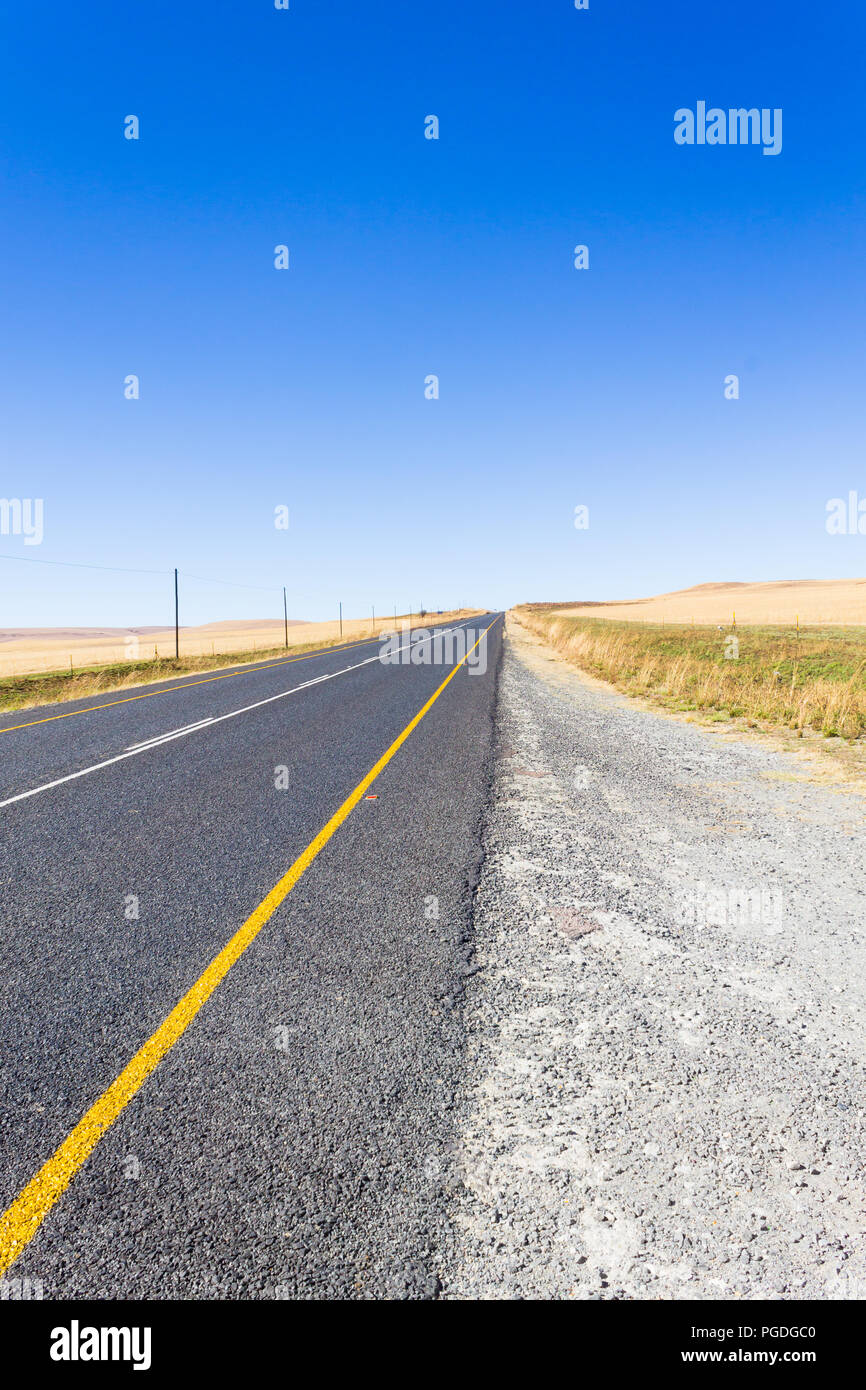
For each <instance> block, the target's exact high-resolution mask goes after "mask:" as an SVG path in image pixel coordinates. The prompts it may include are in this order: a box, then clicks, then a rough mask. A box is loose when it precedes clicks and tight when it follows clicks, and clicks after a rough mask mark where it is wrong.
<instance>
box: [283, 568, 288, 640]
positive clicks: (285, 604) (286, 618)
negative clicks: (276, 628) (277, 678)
mask: <svg viewBox="0 0 866 1390" xmlns="http://www.w3.org/2000/svg"><path fill="white" fill-rule="evenodd" d="M283 619H284V621H285V624H286V650H287V651H288V648H289V605H288V603H287V601H286V586H285V584H284V585H283Z"/></svg>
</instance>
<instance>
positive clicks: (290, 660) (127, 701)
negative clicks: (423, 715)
mask: <svg viewBox="0 0 866 1390" xmlns="http://www.w3.org/2000/svg"><path fill="white" fill-rule="evenodd" d="M375 641H376V638H375V637H370V638H368V639H367V641H366V642H352V644H351V645H347V646H344V647H323V648H322V650H321V651H319V652H307V653H306V655H305V656H287V657H283V658H282V659H281V660H280V661H272V662H271V663H270V665H268V666H257V665H253V666H250V667H249V668H244V669H242V670H240V671H226V672H225V674H224V675H222V676H205V677H204V678H203V679H202V680H200V681H187V683H186V685H165V686H163V687H162V689H161V690H147V691H145V693H144V694H143V695H126V696H124V698H123V699H122V700H106V701H105V704H103V705H87V706H86V707H85V708H84V709H71V710H68V711H67V712H66V714H47V715H46V716H45V718H44V719H30V720H28V722H27V723H26V724H10V725H9V727H8V728H6V729H0V734H11V733H14V731H15V730H16V729H32V728H33V726H34V724H51V723H52V722H53V721H54V720H55V719H71V718H72V717H73V715H75V714H93V712H94V711H95V710H98V709H110V708H111V706H112V705H131V704H132V702H133V700H152V699H153V697H154V695H171V694H173V692H174V691H176V690H191V689H192V687H193V686H194V685H210V684H211V682H212V681H227V680H230V679H231V677H232V676H250V675H253V674H254V673H255V672H256V671H275V670H276V668H277V667H278V666H292V665H293V664H294V663H295V662H296V661H312V660H313V658H314V657H316V656H328V655H329V654H330V653H331V652H351V651H354V649H355V648H356V647H369V645H370V643H371V642H375ZM0 718H2V715H0Z"/></svg>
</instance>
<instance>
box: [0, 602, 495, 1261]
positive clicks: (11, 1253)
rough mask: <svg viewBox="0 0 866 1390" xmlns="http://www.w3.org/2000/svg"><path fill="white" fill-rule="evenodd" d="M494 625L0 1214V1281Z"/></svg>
mask: <svg viewBox="0 0 866 1390" xmlns="http://www.w3.org/2000/svg"><path fill="white" fill-rule="evenodd" d="M496 622H498V618H494V620H493V622H492V623H491V624H490V626H489V627H487V628H485V630H484V633H482V636H481V637H479V638H478V641H477V642H476V643H475V644H474V646H472V647H470V649H469V651H468V652H467V653H466V656H464V657H462V658H461V660H460V661H458V662H457V664H456V666H454V667H453V669H452V670H451V671H449V673H448V675H447V676H446V677H445V679H444V681H443V682H442V684H441V685H440V686H439V688H438V690H436V691H434V693H433V694H432V695H431V696H430V699H429V700H428V701H427V703H426V704H425V705H424V706H423V707H422V708H421V709H420V710H419V711H418V713H417V714H416V715H415V717H414V718H413V719H411V720H410V721H409V723H408V724H407V725H406V727H405V729H404V730H403V732H402V733H401V734H399V735H398V736H397V738H396V739H395V740H394V742H393V743H392V744H391V747H390V748H389V749H388V750H387V752H385V753H383V754H382V756H381V758H380V759H379V761H378V762H377V763H376V764H375V766H374V767H372V768H371V769H370V771H369V772H368V773H367V775H366V777H365V778H364V779H363V781H361V782H359V783H358V785H357V787H356V788H355V790H354V791H353V792H351V793H350V795H349V796H347V797H346V800H345V801H344V802H343V804H342V806H341V807H340V808H339V810H338V811H336V812H335V813H334V815H333V816H332V817H331V819H330V820H329V821H328V823H327V825H325V826H324V827H323V828H322V829H321V830H320V831H319V833H318V835H317V836H316V838H315V839H314V840H311V841H310V843H309V844H308V845H307V848H306V849H305V850H304V852H303V853H302V854H300V855H299V856H298V858H297V859H296V860H295V862H294V864H293V865H292V867H291V868H290V869H289V871H288V873H287V874H285V875H284V876H283V877H282V878H281V879H280V881H279V883H278V884H277V885H276V887H275V888H272V889H271V891H270V893H269V894H268V896H267V897H266V898H265V899H264V901H263V902H261V903H259V906H258V907H257V908H256V910H255V912H253V914H252V916H250V917H248V918H247V920H246V921H245V922H244V924H243V926H242V927H240V928H239V929H238V931H237V932H235V934H234V936H233V937H232V938H231V940H230V941H229V942H228V943H227V944H226V945H225V946H224V947H223V949H222V950H221V951H220V953H219V955H217V956H215V957H214V959H213V960H212V961H211V963H210V965H209V966H208V967H207V969H206V970H205V971H204V973H203V974H202V975H200V976H199V978H198V979H197V980H196V982H195V984H194V985H193V986H192V988H191V989H190V990H188V991H187V993H186V994H185V995H184V996H183V998H182V999H181V1000H180V1002H179V1003H178V1004H176V1005H175V1006H174V1008H173V1009H172V1011H171V1013H170V1014H169V1015H168V1018H167V1019H166V1020H165V1022H164V1023H162V1024H160V1026H159V1028H157V1030H156V1032H155V1033H154V1034H153V1036H152V1037H150V1038H148V1040H147V1042H146V1043H145V1044H144V1046H143V1047H142V1048H140V1049H139V1051H138V1052H136V1054H135V1056H134V1057H133V1058H132V1061H131V1062H129V1063H128V1064H127V1066H125V1067H124V1069H123V1071H122V1072H121V1073H120V1075H119V1076H118V1077H117V1079H116V1080H115V1081H113V1082H112V1083H111V1085H110V1086H109V1087H108V1090H107V1091H105V1092H103V1094H102V1095H101V1096H100V1097H99V1100H97V1101H96V1102H95V1104H94V1105H92V1106H91V1107H90V1109H89V1110H88V1111H87V1113H86V1115H84V1117H83V1118H82V1119H81V1120H79V1122H78V1124H77V1125H76V1126H75V1128H74V1129H73V1130H72V1132H71V1134H70V1135H69V1136H68V1137H67V1138H66V1139H64V1141H63V1143H62V1144H61V1145H60V1148H59V1149H57V1151H56V1152H55V1153H54V1154H53V1155H52V1157H51V1158H49V1160H48V1162H47V1163H46V1164H45V1165H44V1166H43V1167H42V1168H40V1170H39V1172H38V1173H37V1174H36V1176H35V1177H33V1178H31V1180H30V1182H29V1183H28V1184H27V1186H26V1187H25V1188H23V1190H22V1191H21V1192H20V1193H19V1195H18V1196H17V1197H16V1198H15V1201H14V1202H13V1203H12V1205H11V1206H10V1207H8V1208H7V1210H6V1211H5V1212H4V1213H3V1215H2V1217H0V1276H2V1275H3V1274H5V1272H6V1270H7V1269H8V1268H9V1266H10V1265H11V1264H12V1263H13V1261H14V1260H17V1259H18V1257H19V1255H21V1254H22V1252H23V1250H24V1248H25V1246H26V1245H27V1244H28V1243H29V1241H31V1240H32V1239H33V1237H34V1236H35V1234H36V1232H37V1231H38V1230H39V1227H40V1226H41V1225H42V1222H43V1221H44V1220H45V1217H46V1216H47V1215H48V1213H49V1211H50V1210H51V1208H52V1207H53V1206H54V1203H55V1202H56V1201H57V1200H58V1198H60V1197H61V1196H62V1195H63V1193H64V1192H65V1191H66V1189H67V1187H68V1186H69V1184H70V1183H71V1181H72V1179H73V1178H74V1177H75V1175H76V1173H77V1172H78V1170H79V1168H81V1166H82V1164H83V1163H85V1161H86V1160H87V1159H88V1158H89V1157H90V1154H91V1153H92V1152H93V1150H94V1149H95V1148H96V1145H97V1144H98V1143H99V1140H100V1139H101V1138H102V1136H103V1134H104V1133H105V1132H106V1130H107V1129H109V1128H110V1126H111V1125H113V1124H114V1121H115V1120H116V1119H117V1117H118V1115H119V1114H120V1113H121V1111H122V1110H123V1109H124V1108H125V1107H126V1106H127V1105H128V1104H129V1102H130V1101H131V1100H132V1098H133V1096H134V1095H136V1093H137V1092H138V1091H139V1090H140V1089H141V1087H142V1086H143V1084H144V1082H145V1081H146V1080H147V1078H148V1077H149V1076H150V1074H151V1072H152V1071H154V1070H155V1068H156V1067H157V1066H158V1065H159V1063H160V1062H161V1061H162V1059H163V1057H164V1056H165V1055H166V1053H167V1052H168V1051H169V1050H170V1049H171V1048H172V1047H173V1046H174V1044H175V1043H176V1042H177V1040H178V1038H179V1037H180V1036H181V1035H182V1034H183V1033H184V1032H185V1031H186V1029H187V1028H188V1027H189V1025H190V1024H191V1023H192V1021H193V1019H194V1018H195V1016H196V1014H197V1013H198V1012H199V1010H200V1009H201V1007H202V1005H204V1004H205V1003H207V1001H208V999H209V998H210V996H211V995H212V994H213V992H214V990H215V989H216V987H217V985H219V984H220V982H221V981H222V980H223V979H224V978H225V976H226V975H227V974H228V972H229V971H230V970H231V968H232V966H233V965H234V963H235V961H237V960H239V959H240V957H241V956H242V955H243V953H244V951H245V950H246V949H247V947H248V946H249V945H251V943H252V942H253V941H254V940H255V938H256V937H257V936H258V934H259V932H260V931H261V929H262V927H263V926H264V925H265V923H266V922H267V921H268V919H269V918H270V917H272V916H273V914H274V913H275V912H276V910H277V908H278V907H279V906H280V903H282V902H283V900H284V899H285V898H286V897H287V896H288V894H289V893H290V892H291V891H292V889H293V888H294V886H295V884H296V883H297V882H298V879H299V878H300V877H301V875H302V874H304V873H305V872H306V870H307V869H308V868H309V867H310V865H311V864H312V862H313V860H314V859H315V858H316V856H317V854H318V853H319V851H320V850H321V849H323V848H324V846H325V845H326V844H327V843H328V841H329V840H330V838H331V836H332V835H333V834H334V832H335V831H336V830H338V829H339V828H340V826H341V825H342V824H343V821H344V820H346V818H347V817H348V816H349V814H350V813H351V812H352V811H353V810H354V808H355V806H357V804H358V802H359V801H360V800H361V798H362V797H363V795H364V793H365V792H366V791H367V789H368V787H370V786H371V785H372V784H373V782H375V780H376V778H377V777H378V776H379V774H380V773H381V772H382V770H383V768H385V767H386V766H387V765H388V763H389V762H390V761H391V759H392V758H393V757H394V755H395V753H397V752H398V751H399V750H400V748H402V746H403V744H404V743H405V742H406V740H407V738H408V737H409V735H410V734H411V733H412V731H413V729H415V728H417V726H418V725H419V724H420V723H421V720H422V719H423V718H424V715H425V714H426V713H427V711H428V710H429V709H431V708H432V706H433V705H434V704H435V703H436V701H437V700H438V699H439V696H440V695H441V694H442V692H443V690H444V689H445V687H446V685H447V684H448V682H449V681H451V680H453V679H454V677H455V676H456V675H457V672H458V671H459V670H460V667H461V666H462V665H463V663H464V662H465V661H466V659H467V657H469V656H471V654H472V652H474V651H475V647H477V646H478V645H479V644H480V643H481V641H482V640H483V637H484V636H486V634H487V633H488V632H489V631H490V628H491V627H493V626H494V624H495V623H496Z"/></svg>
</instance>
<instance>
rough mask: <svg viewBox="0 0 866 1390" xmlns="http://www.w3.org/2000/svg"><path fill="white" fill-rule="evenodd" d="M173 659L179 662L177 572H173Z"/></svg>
mask: <svg viewBox="0 0 866 1390" xmlns="http://www.w3.org/2000/svg"><path fill="white" fill-rule="evenodd" d="M174 659H175V661H178V660H180V621H179V609H178V600H177V570H175V572H174Z"/></svg>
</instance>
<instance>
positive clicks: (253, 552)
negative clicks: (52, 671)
mask: <svg viewBox="0 0 866 1390" xmlns="http://www.w3.org/2000/svg"><path fill="white" fill-rule="evenodd" d="M15 9H16V13H15V14H14V16H13V15H9V16H8V17H7V20H6V30H5V34H4V43H3V45H2V50H3V56H2V58H0V68H2V73H0V76H2V81H0V92H2V96H0V103H2V107H3V112H2V127H3V136H2V188H0V196H2V201H3V207H4V214H3V219H2V230H0V279H2V288H0V294H2V303H3V305H4V310H3V322H4V326H3V329H2V346H0V352H2V357H0V420H2V423H0V449H2V474H0V496H4V497H7V498H13V497H20V498H25V497H31V498H36V497H41V498H43V499H44V507H45V537H44V541H43V543H42V544H41V545H40V546H25V544H24V541H23V537H21V536H16V535H2V536H0V553H2V554H3V555H4V556H13V557H27V558H26V561H25V559H23V558H20V559H18V558H16V559H13V560H6V559H4V560H2V561H0V594H2V604H0V626H29V625H60V624H69V623H79V624H96V623H111V624H117V625H122V624H126V623H148V622H150V623H152V622H162V621H163V620H166V619H168V618H170V617H171V615H172V602H173V600H172V596H171V578H170V575H168V574H162V573H158V574H147V575H134V574H109V573H106V572H102V571H95V570H94V571H88V570H83V569H82V570H74V569H62V568H54V567H53V566H50V565H46V564H43V563H34V561H36V560H38V561H40V562H41V561H46V560H65V561H79V562H89V563H93V564H101V565H107V566H119V567H127V568H130V569H145V570H156V571H169V570H171V568H172V567H173V566H174V565H178V566H179V567H180V569H181V572H182V575H200V576H206V577H213V578H220V579H225V580H232V581H238V582H242V583H246V584H249V585H258V586H261V587H262V592H257V591H256V590H255V589H241V588H233V587H230V586H229V585H216V584H203V583H201V582H199V581H198V580H192V579H187V578H186V577H184V578H183V579H182V594H183V607H182V620H183V621H186V622H189V623H196V622H204V621H209V620H213V619H218V618H227V617H247V616H248V617H262V616H270V614H271V613H272V612H276V613H279V611H280V610H281V606H282V598H281V594H280V593H279V592H278V591H279V588H280V586H281V585H282V584H284V583H285V584H286V585H287V587H288V591H289V608H290V613H291V614H292V615H294V616H297V617H307V618H321V617H327V616H331V615H332V614H333V613H334V612H335V610H336V605H337V602H338V601H339V600H341V599H342V601H343V604H344V609H345V611H347V612H369V609H370V605H371V604H375V606H376V609H377V612H387V611H389V610H392V609H393V605H394V603H397V604H398V606H399V607H400V608H401V610H405V609H406V608H407V607H409V606H410V604H411V605H412V606H417V605H418V603H419V602H420V601H422V600H423V601H424V602H425V603H426V604H427V605H428V606H435V607H439V606H446V605H451V604H454V603H457V602H461V601H462V602H467V603H468V602H472V603H477V604H483V605H485V606H487V605H489V606H493V607H503V606H506V605H509V604H511V603H514V602H519V601H521V600H525V599H560V598H562V599H567V598H613V597H635V596H639V595H642V594H648V593H655V592H662V591H665V590H669V589H674V588H680V587H684V586H686V585H689V584H694V583H702V582H707V581H711V580H723V579H780V578H825V577H826V578H829V577H834V576H844V575H851V576H853V575H863V574H866V555H864V550H866V537H862V536H844V537H840V536H830V535H828V534H827V532H826V530H825V525H824V521H825V504H826V502H827V500H828V499H829V498H831V497H835V496H840V495H845V494H847V492H848V491H849V490H850V489H859V492H860V495H861V496H866V467H864V449H863V408H862V401H863V397H864V351H863V346H864V332H866V328H864V324H866V316H864V295H863V284H864V276H863V260H864V245H866V239H864V230H866V229H864V221H866V218H864V212H866V200H864V162H863V129H862V99H861V95H860V94H861V89H862V67H861V64H862V58H861V55H862V52H863V48H864V38H866V20H864V17H863V14H862V12H860V11H859V10H858V9H857V8H856V7H854V6H852V5H850V3H845V4H841V3H836V2H835V0H830V3H825V4H823V5H822V6H820V7H818V6H815V5H813V4H806V3H800V2H799V0H794V2H793V3H786V4H781V3H767V4H761V3H760V2H759V0H758V2H757V3H756V0H749V3H746V0H732V2H731V3H729V4H727V5H726V6H700V7H697V6H695V5H693V4H685V3H668V4H659V5H655V4H648V3H636V0H623V2H622V3H613V0H590V8H589V10H588V11H576V10H575V9H574V6H573V0H535V3H531V4H530V3H528V0H527V3H518V2H517V0H507V2H506V3H496V0H487V3H483V4H482V3H473V2H472V0H459V3H458V0H439V2H438V3H437V4H435V5H421V4H405V3H403V4H398V3H396V0H393V2H392V3H388V4H385V3H375V2H374V0H364V3H358V0H333V3H325V0H291V9H290V10H289V11H288V12H284V11H276V10H275V9H274V8H273V3H272V0H244V3H240V0H238V3H226V2H225V0H223V2H222V3H220V0H210V3H207V4H196V5H192V4H189V3H177V0H175V3H146V2H145V0H142V2H141V3H131V4H124V5H118V4H116V3H114V4H107V3H99V2H97V3H90V4H88V5H87V6H85V7H84V8H83V9H81V8H79V7H72V6H52V7H49V9H48V10H45V9H43V8H42V7H35V6H34V7H27V8H25V7H23V6H22V7H15ZM698 100H706V101H707V103H708V104H709V105H711V106H712V105H718V106H719V107H722V108H728V107H732V106H746V107H752V106H755V107H758V108H762V107H769V108H777V107H780V108H782V110H783V113H784V121H783V131H784V140H783V149H782V152H781V154H780V155H778V156H777V157H765V156H763V155H762V152H761V149H760V148H756V147H752V146H747V147H740V146H726V147H714V148H711V147H707V146H704V147H697V146H692V147H680V146H677V145H676V144H675V143H674V140H673V130H674V112H675V110H677V109H678V108H680V107H685V106H689V107H692V108H694V107H695V105H696V102H697V101H698ZM128 114H136V115H138V116H139V118H140V122H141V132H140V139H139V140H138V141H127V140H125V139H124V136H123V121H124V117H125V116H127V115H128ZM429 114H436V115H438V117H439V119H440V123H441V126H440V139H439V140H438V141H428V140H425V138H424V119H425V116H427V115H429ZM283 243H284V244H286V245H288V246H289V248H290V257H291V265H290V269H289V270H288V271H277V270H275V269H274V247H275V246H276V245H278V244H283ZM576 244H586V245H588V246H589V248H590V268H589V270H588V271H577V270H575V269H574V266H573V254H572V253H573V247H574V246H575V245H576ZM131 373H134V374H136V375H138V376H139V378H140V382H141V397H140V399H139V400H137V401H128V400H126V399H125V398H124V394H123V383H124V379H125V378H126V377H127V375H128V374H131ZM432 373H435V374H436V375H438V376H439V378H440V398H439V400H434V401H430V400H426V399H425V396H424V382H425V378H426V377H427V376H428V374H432ZM730 373H735V374H737V375H738V376H739V377H740V399H739V400H736V401H729V400H726V399H725V398H724V379H725V377H726V376H727V375H728V374H730ZM281 504H282V505H286V506H288V508H289V511H290V526H289V529H288V531H280V530H277V529H276V528H275V527H274V524H273V517H274V508H275V507H276V506H278V505H281ZM578 504H585V505H587V506H588V507H589V509H590V526H589V529H588V530H587V531H577V530H575V528H574V525H573V515H574V508H575V506H576V505H578Z"/></svg>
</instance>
